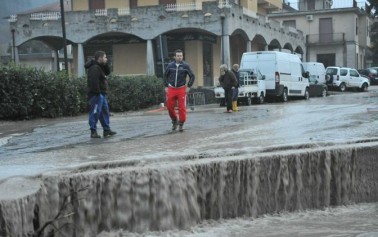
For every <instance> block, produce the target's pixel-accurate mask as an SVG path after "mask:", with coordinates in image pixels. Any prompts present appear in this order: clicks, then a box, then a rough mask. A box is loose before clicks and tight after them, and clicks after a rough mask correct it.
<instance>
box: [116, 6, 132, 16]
mask: <svg viewBox="0 0 378 237" xmlns="http://www.w3.org/2000/svg"><path fill="white" fill-rule="evenodd" d="M127 15H130V8H118V16H127Z"/></svg>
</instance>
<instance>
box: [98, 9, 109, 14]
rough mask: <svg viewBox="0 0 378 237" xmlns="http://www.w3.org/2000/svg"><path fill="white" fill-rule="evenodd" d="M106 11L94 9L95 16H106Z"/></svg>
mask: <svg viewBox="0 0 378 237" xmlns="http://www.w3.org/2000/svg"><path fill="white" fill-rule="evenodd" d="M107 15H108V11H107V10H106V9H96V11H95V16H107Z"/></svg>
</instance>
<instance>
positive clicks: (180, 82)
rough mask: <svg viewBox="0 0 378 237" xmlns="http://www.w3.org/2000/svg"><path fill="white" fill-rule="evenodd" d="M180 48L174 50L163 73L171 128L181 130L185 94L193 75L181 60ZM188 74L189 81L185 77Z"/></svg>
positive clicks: (184, 115)
mask: <svg viewBox="0 0 378 237" xmlns="http://www.w3.org/2000/svg"><path fill="white" fill-rule="evenodd" d="M183 58H184V54H183V52H182V50H180V49H178V50H176V51H175V60H174V61H172V62H170V63H169V64H168V66H167V68H166V69H165V73H164V86H165V92H166V97H167V98H166V104H167V109H168V113H169V116H170V117H171V119H172V130H173V131H174V130H176V129H177V126H178V127H179V131H180V132H182V131H183V129H184V128H183V126H184V123H185V121H186V94H187V93H188V92H189V90H190V87H191V86H192V85H193V83H194V80H195V76H194V73H193V71H192V69H191V68H190V66H189V64H187V63H186V62H185V61H183ZM187 76H189V81H188V82H187V80H186V78H187ZM176 102H177V104H178V110H179V113H178V116H177V114H176V111H175V105H176Z"/></svg>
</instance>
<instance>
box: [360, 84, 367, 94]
mask: <svg viewBox="0 0 378 237" xmlns="http://www.w3.org/2000/svg"><path fill="white" fill-rule="evenodd" d="M367 90H368V85H367V84H366V83H364V84H362V86H361V88H360V91H361V92H366V91H367Z"/></svg>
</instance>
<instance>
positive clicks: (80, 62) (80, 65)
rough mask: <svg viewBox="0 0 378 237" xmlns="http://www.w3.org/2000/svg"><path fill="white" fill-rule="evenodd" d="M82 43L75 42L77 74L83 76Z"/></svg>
mask: <svg viewBox="0 0 378 237" xmlns="http://www.w3.org/2000/svg"><path fill="white" fill-rule="evenodd" d="M84 63H85V62H84V49H83V44H77V76H78V77H82V76H85V70H84Z"/></svg>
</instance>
